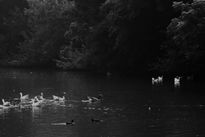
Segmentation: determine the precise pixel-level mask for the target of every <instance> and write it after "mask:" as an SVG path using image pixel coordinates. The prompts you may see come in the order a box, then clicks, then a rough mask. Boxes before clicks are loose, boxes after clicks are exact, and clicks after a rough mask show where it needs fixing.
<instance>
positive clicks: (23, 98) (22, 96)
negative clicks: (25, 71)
mask: <svg viewBox="0 0 205 137" xmlns="http://www.w3.org/2000/svg"><path fill="white" fill-rule="evenodd" d="M19 94H20V100H21V101H24V100H28V99H29V95H28V94H27V95H23V93H22V92H20V93H19Z"/></svg>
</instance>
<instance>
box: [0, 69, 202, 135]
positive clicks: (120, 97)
mask: <svg viewBox="0 0 205 137" xmlns="http://www.w3.org/2000/svg"><path fill="white" fill-rule="evenodd" d="M200 86H201V87H200ZM202 88H204V87H203V86H202V85H191V86H190V88H189V85H187V86H186V87H178V88H174V87H173V85H170V84H164V85H157V86H152V85H151V81H150V80H142V79H137V78H136V79H135V78H128V77H117V76H111V77H106V76H99V75H96V74H92V73H85V72H55V71H48V70H28V69H27V70H24V69H9V70H8V69H1V70H0V91H1V92H0V97H1V98H5V99H6V100H12V99H13V98H18V97H19V92H20V91H21V92H23V93H24V94H29V95H30V97H34V96H35V95H39V94H40V92H43V93H44V96H45V98H49V99H50V98H51V97H52V95H58V96H63V95H65V96H66V99H67V101H66V102H65V104H63V105H59V104H57V105H56V104H46V105H44V106H41V107H28V108H15V109H0V136H1V137H11V136H16V137H17V136H21V137H67V136H72V137H125V136H126V137H133V136H139V137H178V136H180V137H183V136H184V137H193V136H195V137H197V136H198V137H200V136H204V135H205V130H204V129H205V128H204V124H205V118H204V114H205V101H204V100H203V99H204V98H203V97H204V96H203V95H198V94H196V93H195V94H193V93H194V92H195V90H201V89H202ZM98 94H103V96H104V98H103V100H102V101H101V102H99V103H82V102H81V100H82V99H86V98H87V96H97V95H98ZM92 118H94V119H99V120H103V121H102V122H101V121H100V122H92V121H91V119H92ZM72 119H74V120H75V123H76V124H75V125H74V126H53V125H51V123H62V122H67V121H70V120H72ZM11 131H12V132H11Z"/></svg>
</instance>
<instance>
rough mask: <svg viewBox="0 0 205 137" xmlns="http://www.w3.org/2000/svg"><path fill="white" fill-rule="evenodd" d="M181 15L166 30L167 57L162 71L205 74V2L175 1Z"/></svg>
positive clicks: (196, 0) (164, 47) (162, 59)
mask: <svg viewBox="0 0 205 137" xmlns="http://www.w3.org/2000/svg"><path fill="white" fill-rule="evenodd" d="M173 7H174V8H175V9H176V10H178V11H179V12H180V15H179V16H178V17H177V18H173V19H172V21H171V23H170V24H169V26H168V27H167V41H166V42H165V44H163V50H164V51H165V53H166V55H165V56H163V57H162V58H161V59H160V63H159V66H158V67H159V69H160V70H161V71H166V72H169V73H185V74H199V73H200V74H202V73H203V74H205V72H204V69H205V47H204V45H205V39H204V36H205V18H204V16H205V1H204V0H194V1H193V2H192V3H184V2H174V3H173Z"/></svg>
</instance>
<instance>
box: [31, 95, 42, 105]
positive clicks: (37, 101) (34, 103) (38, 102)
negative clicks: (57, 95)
mask: <svg viewBox="0 0 205 137" xmlns="http://www.w3.org/2000/svg"><path fill="white" fill-rule="evenodd" d="M31 101H32V104H31V106H32V107H39V106H40V105H41V101H39V100H38V98H37V97H35V98H34V99H31Z"/></svg>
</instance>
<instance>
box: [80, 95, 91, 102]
mask: <svg viewBox="0 0 205 137" xmlns="http://www.w3.org/2000/svg"><path fill="white" fill-rule="evenodd" d="M87 98H88V99H87V100H82V101H81V102H83V103H92V98H91V97H89V96H87Z"/></svg>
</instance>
